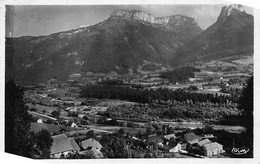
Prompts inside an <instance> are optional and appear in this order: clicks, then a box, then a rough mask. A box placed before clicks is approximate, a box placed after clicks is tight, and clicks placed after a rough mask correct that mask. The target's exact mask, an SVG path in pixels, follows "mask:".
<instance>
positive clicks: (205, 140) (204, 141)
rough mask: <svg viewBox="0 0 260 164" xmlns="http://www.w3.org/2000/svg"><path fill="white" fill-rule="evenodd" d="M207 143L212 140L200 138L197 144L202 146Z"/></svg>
mask: <svg viewBox="0 0 260 164" xmlns="http://www.w3.org/2000/svg"><path fill="white" fill-rule="evenodd" d="M209 143H212V142H211V141H210V140H209V139H204V140H201V141H200V142H198V145H199V146H203V145H206V144H209Z"/></svg>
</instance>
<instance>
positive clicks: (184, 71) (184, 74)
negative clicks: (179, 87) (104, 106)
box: [161, 67, 200, 83]
mask: <svg viewBox="0 0 260 164" xmlns="http://www.w3.org/2000/svg"><path fill="white" fill-rule="evenodd" d="M195 72H200V69H197V68H194V67H182V68H178V69H174V70H172V71H168V72H163V73H161V77H162V78H164V79H167V80H169V81H170V82H171V83H176V82H183V81H187V80H188V79H189V78H192V77H194V73H195Z"/></svg>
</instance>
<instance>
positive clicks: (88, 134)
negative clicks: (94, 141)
mask: <svg viewBox="0 0 260 164" xmlns="http://www.w3.org/2000/svg"><path fill="white" fill-rule="evenodd" d="M86 137H87V139H89V138H96V134H95V133H94V130H90V131H88V132H87V133H86Z"/></svg>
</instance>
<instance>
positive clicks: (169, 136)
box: [163, 134, 177, 140]
mask: <svg viewBox="0 0 260 164" xmlns="http://www.w3.org/2000/svg"><path fill="white" fill-rule="evenodd" d="M163 137H164V138H165V139H167V140H170V139H171V138H172V137H173V138H174V139H176V138H177V137H176V136H175V134H168V135H165V136H163Z"/></svg>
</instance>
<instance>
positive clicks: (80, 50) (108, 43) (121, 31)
mask: <svg viewBox="0 0 260 164" xmlns="http://www.w3.org/2000/svg"><path fill="white" fill-rule="evenodd" d="M232 10H233V9H232ZM119 11H120V12H119ZM119 11H117V10H115V11H114V12H112V13H111V15H112V16H111V15H110V17H108V18H107V19H106V20H104V21H102V22H99V23H97V24H94V25H91V26H87V27H81V28H77V29H72V30H68V31H62V32H57V33H53V34H50V35H46V36H37V37H36V36H35V37H33V36H32V37H31V36H24V37H19V38H6V79H9V78H14V79H15V81H17V82H18V83H37V82H40V81H43V80H48V79H50V78H58V79H66V78H68V76H69V75H70V74H73V73H80V72H93V73H100V72H102V73H109V72H117V73H119V74H125V73H129V70H131V71H132V72H134V73H138V70H139V69H140V67H141V66H142V65H143V64H144V63H145V61H147V62H148V63H153V64H155V65H158V64H159V65H161V66H164V67H167V68H172V67H178V65H182V64H186V63H190V61H193V60H194V61H195V59H198V58H204V57H205V56H207V55H206V54H205V50H204V49H203V47H205V46H206V45H207V44H208V43H209V46H208V47H209V48H206V51H207V52H209V53H211V52H210V51H211V50H213V51H216V50H218V49H217V48H220V50H221V51H222V47H221V46H223V44H220V43H221V42H222V41H224V42H223V43H225V42H226V41H230V40H229V39H227V40H221V39H219V37H224V38H225V37H227V38H229V37H230V38H233V42H232V39H231V41H230V43H232V44H231V46H230V47H232V46H233V47H236V46H237V45H236V41H235V40H236V39H237V38H236V37H234V36H233V32H232V31H234V30H235V33H237V32H236V31H241V30H242V32H240V33H238V34H239V35H240V36H246V35H247V34H250V35H251V31H250V30H251V29H249V30H248V31H247V32H246V33H245V35H243V30H244V29H243V28H244V27H243V28H240V26H237V25H242V26H245V25H247V24H248V25H249V27H251V26H250V25H251V24H252V21H251V19H252V18H251V17H250V16H248V15H245V13H243V14H242V16H241V14H237V11H236V10H235V12H230V15H226V18H225V19H226V20H224V21H217V22H216V24H215V25H214V24H213V25H212V26H210V27H209V28H208V29H207V30H204V31H203V30H202V29H201V28H200V27H199V26H198V24H197V23H196V21H195V20H194V19H193V18H189V17H186V16H181V15H174V16H167V17H154V16H152V15H151V14H148V13H146V12H141V11H136V10H132V11H125V10H119ZM223 11H224V10H223ZM238 12H240V11H238ZM147 15H148V16H147ZM220 15H221V14H220ZM234 15H235V16H234ZM247 17H249V18H250V19H249V20H248V21H242V23H241V21H239V20H240V19H242V20H243V19H245V18H247ZM156 18H160V19H158V20H160V21H155V20H156ZM166 18H167V19H166ZM151 22H159V23H151ZM194 22H195V23H194ZM234 22H235V23H234ZM220 26H223V27H225V28H226V29H225V28H224V29H223V28H220ZM219 29H220V30H219ZM205 31H206V32H205ZM219 34H221V35H219ZM222 34H225V35H226V36H225V35H222ZM241 34H242V35H241ZM211 40H212V41H215V40H217V42H216V43H214V42H213V43H212V42H210V41H211ZM238 40H239V39H238ZM220 41H221V42H220ZM244 41H245V42H246V41H247V39H245V40H244ZM242 42H243V39H242ZM211 44H212V45H213V46H212V45H211ZM249 44H252V43H251V42H250V43H249ZM214 45H217V46H215V47H214ZM218 45H220V46H219V47H218ZM180 47H183V48H184V49H185V51H184V53H180ZM227 49H229V47H227ZM187 50H190V51H187ZM209 56H210V55H209ZM147 62H146V63H147Z"/></svg>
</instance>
